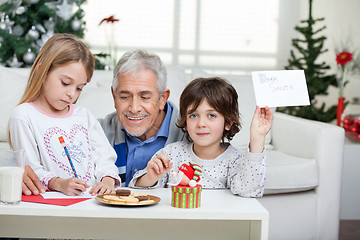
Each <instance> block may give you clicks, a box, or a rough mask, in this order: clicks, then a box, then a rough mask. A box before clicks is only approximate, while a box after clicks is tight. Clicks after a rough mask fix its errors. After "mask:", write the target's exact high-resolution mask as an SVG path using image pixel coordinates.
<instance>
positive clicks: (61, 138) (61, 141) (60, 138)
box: [59, 136, 79, 178]
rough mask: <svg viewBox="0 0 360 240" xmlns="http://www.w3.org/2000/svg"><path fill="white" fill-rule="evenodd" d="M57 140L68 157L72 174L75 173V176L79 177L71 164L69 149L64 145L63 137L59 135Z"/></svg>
mask: <svg viewBox="0 0 360 240" xmlns="http://www.w3.org/2000/svg"><path fill="white" fill-rule="evenodd" d="M59 141H60V144H61V146H62V147H63V148H64V150H65V154H66V156H67V158H68V160H69V162H70V165H71V168H72V170H73V172H74V174H75V177H77V178H79V177H78V175H77V174H76V171H75V167H74V164H73V162H72V161H71V157H70V154H69V151H68V150H67V147H66V145H65V141H64V138H63V137H62V136H60V137H59Z"/></svg>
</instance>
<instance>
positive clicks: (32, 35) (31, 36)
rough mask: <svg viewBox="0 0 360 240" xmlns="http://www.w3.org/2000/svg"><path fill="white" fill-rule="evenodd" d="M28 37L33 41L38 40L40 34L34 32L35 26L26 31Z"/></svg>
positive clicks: (36, 31)
mask: <svg viewBox="0 0 360 240" xmlns="http://www.w3.org/2000/svg"><path fill="white" fill-rule="evenodd" d="M28 36H29V37H30V38H32V39H34V40H37V39H39V37H40V33H39V32H38V30H36V28H35V26H31V28H30V30H29V31H28Z"/></svg>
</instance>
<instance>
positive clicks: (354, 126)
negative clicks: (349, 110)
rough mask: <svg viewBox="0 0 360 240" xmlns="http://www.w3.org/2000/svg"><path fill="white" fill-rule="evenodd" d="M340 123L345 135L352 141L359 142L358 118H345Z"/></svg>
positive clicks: (359, 119)
mask: <svg viewBox="0 0 360 240" xmlns="http://www.w3.org/2000/svg"><path fill="white" fill-rule="evenodd" d="M342 123H343V125H342V127H343V128H344V130H345V133H346V135H347V136H348V137H349V138H351V139H353V140H357V141H360V116H359V115H348V116H345V117H344V119H343V122H342Z"/></svg>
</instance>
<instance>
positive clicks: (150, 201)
mask: <svg viewBox="0 0 360 240" xmlns="http://www.w3.org/2000/svg"><path fill="white" fill-rule="evenodd" d="M154 202H155V201H154V200H144V201H140V202H139V203H138V204H139V205H142V204H151V203H154Z"/></svg>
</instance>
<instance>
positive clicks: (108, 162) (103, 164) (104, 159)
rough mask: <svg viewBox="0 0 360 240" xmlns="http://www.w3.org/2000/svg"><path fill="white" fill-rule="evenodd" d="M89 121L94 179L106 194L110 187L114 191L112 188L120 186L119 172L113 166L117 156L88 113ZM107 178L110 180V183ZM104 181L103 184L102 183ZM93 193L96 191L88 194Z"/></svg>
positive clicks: (98, 124)
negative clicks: (93, 160)
mask: <svg viewBox="0 0 360 240" xmlns="http://www.w3.org/2000/svg"><path fill="white" fill-rule="evenodd" d="M89 121H90V124H89V135H90V145H91V147H92V150H93V151H94V158H95V177H96V179H97V182H98V184H100V186H103V187H104V188H103V187H102V189H103V190H104V191H106V192H107V190H108V189H109V186H110V185H112V189H114V187H116V186H120V184H121V180H120V177H119V174H118V172H119V170H118V168H117V167H116V165H115V162H116V159H117V155H116V152H115V150H114V148H113V147H112V146H111V145H110V143H109V141H108V139H107V138H106V135H105V133H104V131H103V129H102V128H101V126H100V123H99V122H98V121H97V120H96V119H95V117H93V116H92V115H91V114H90V112H89ZM109 178H110V179H112V180H111V181H110V179H109ZM104 180H105V182H103V181H104ZM95 186H96V185H95ZM95 186H94V187H95ZM105 186H106V187H105ZM105 189H106V190H105ZM103 190H101V191H100V192H102V191H103ZM93 192H96V189H94V188H93V189H92V190H90V193H93ZM97 192H99V191H97Z"/></svg>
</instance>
